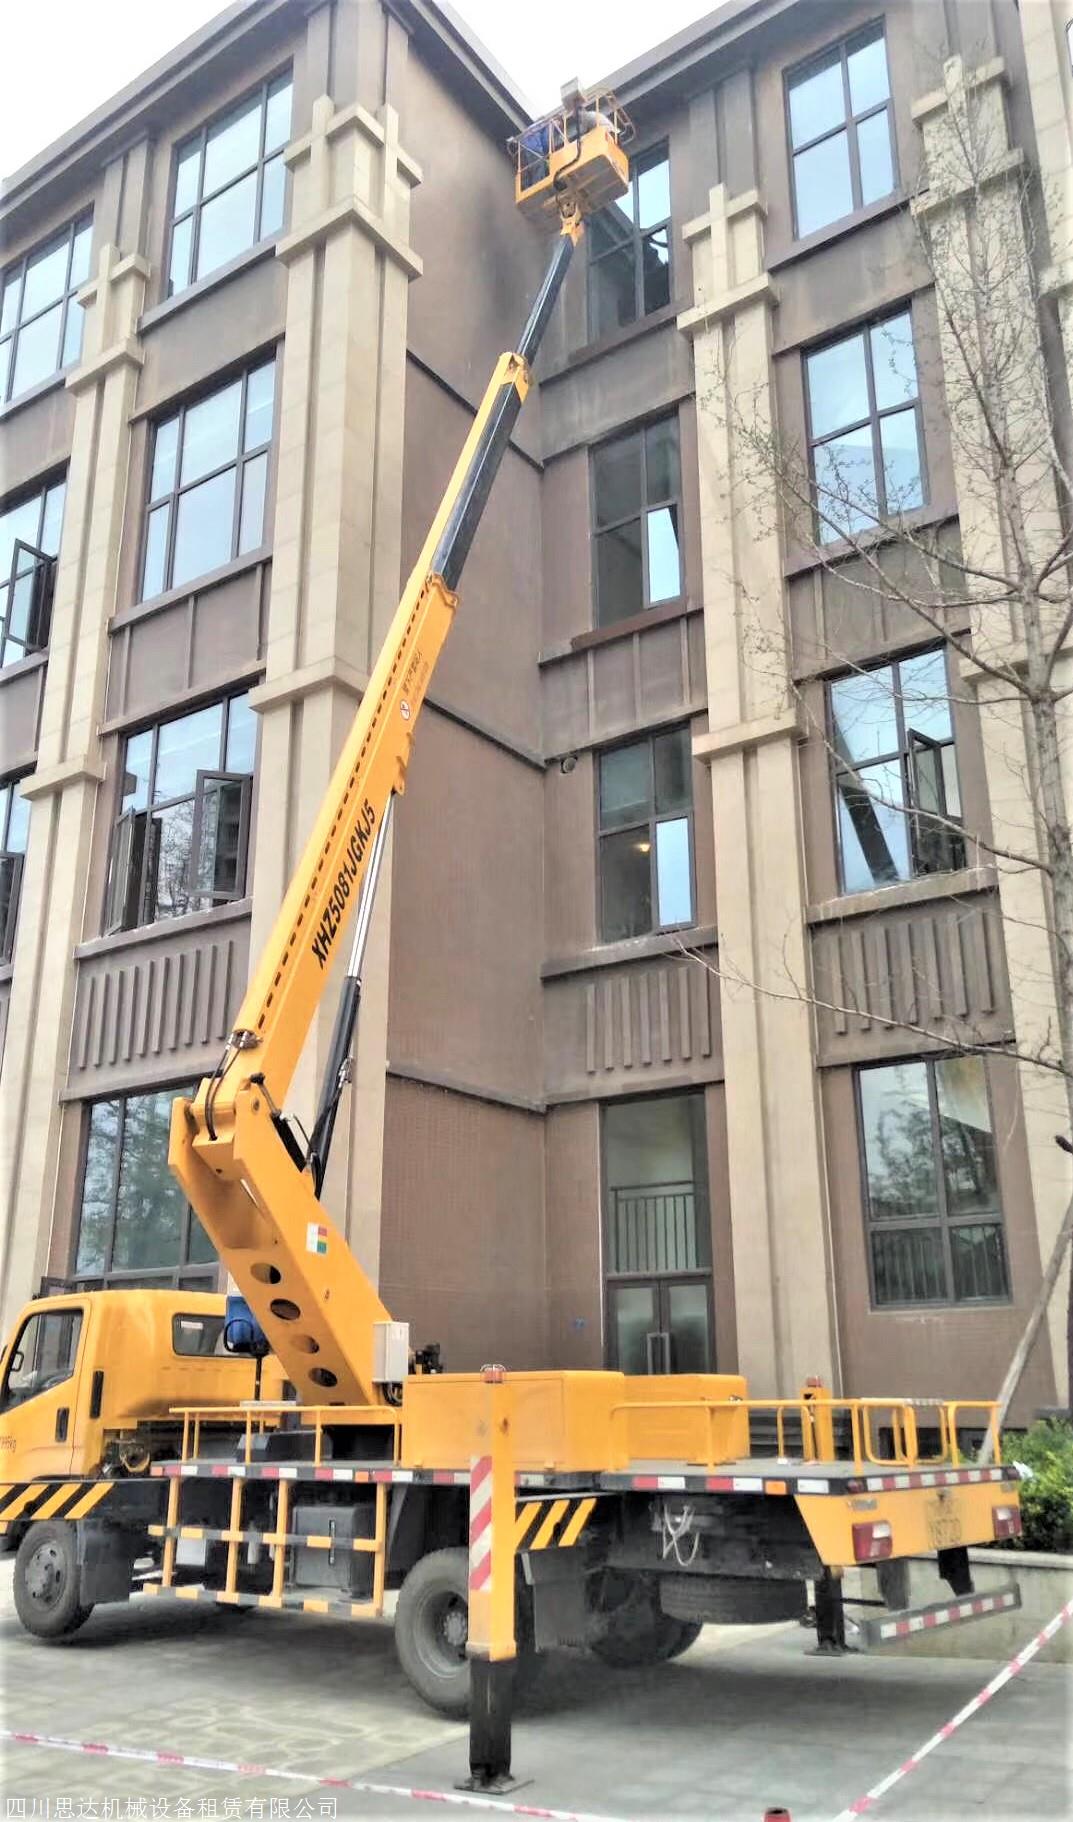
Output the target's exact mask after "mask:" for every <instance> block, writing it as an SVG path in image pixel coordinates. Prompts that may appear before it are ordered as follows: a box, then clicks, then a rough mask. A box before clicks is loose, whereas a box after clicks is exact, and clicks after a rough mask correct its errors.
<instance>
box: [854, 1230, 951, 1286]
mask: <svg viewBox="0 0 1073 1822" xmlns="http://www.w3.org/2000/svg"><path fill="white" fill-rule="evenodd" d="M872 1269H873V1272H874V1275H875V1287H876V1302H877V1303H942V1302H944V1301H945V1300H946V1296H947V1289H946V1268H945V1266H944V1264H943V1243H942V1237H941V1235H940V1233H939V1230H938V1228H935V1227H925V1228H921V1229H920V1231H919V1232H916V1233H914V1232H913V1231H912V1230H909V1231H906V1230H905V1229H902V1230H901V1231H900V1232H899V1231H898V1230H897V1229H896V1230H895V1232H894V1233H890V1234H884V1233H877V1232H875V1231H873V1233H872Z"/></svg>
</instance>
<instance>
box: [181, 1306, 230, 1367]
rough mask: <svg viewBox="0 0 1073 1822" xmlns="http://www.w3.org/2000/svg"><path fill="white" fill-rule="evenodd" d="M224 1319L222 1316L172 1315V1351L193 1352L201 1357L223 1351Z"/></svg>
mask: <svg viewBox="0 0 1073 1822" xmlns="http://www.w3.org/2000/svg"><path fill="white" fill-rule="evenodd" d="M224 1321H225V1318H224V1317H223V1316H192V1315H187V1314H183V1315H181V1316H173V1317H172V1319H171V1345H172V1348H173V1350H174V1352H175V1353H176V1354H194V1355H198V1356H200V1357H202V1358H204V1357H205V1356H207V1355H212V1354H222V1353H224V1352H225V1351H226V1350H225V1349H224V1346H223V1334H224Z"/></svg>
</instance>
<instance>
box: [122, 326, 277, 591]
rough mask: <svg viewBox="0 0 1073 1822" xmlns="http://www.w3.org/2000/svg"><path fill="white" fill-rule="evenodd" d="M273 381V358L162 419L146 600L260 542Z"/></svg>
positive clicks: (152, 485)
mask: <svg viewBox="0 0 1073 1822" xmlns="http://www.w3.org/2000/svg"><path fill="white" fill-rule="evenodd" d="M275 389H276V363H275V359H274V358H273V359H272V360H270V361H266V362H264V364H263V365H262V366H260V367H252V368H251V369H250V371H249V372H248V373H244V374H242V375H240V377H239V378H238V379H234V380H230V381H229V382H228V384H227V385H226V386H221V387H220V388H219V389H218V390H217V391H216V392H210V393H209V394H208V396H207V397H206V398H202V399H199V400H198V401H197V402H196V403H195V404H193V405H183V406H182V407H181V409H180V410H178V411H176V412H173V413H172V415H171V416H170V417H167V418H163V419H161V421H160V423H158V424H157V426H156V429H155V431H154V433H153V465H152V469H151V472H150V477H149V503H148V507H147V510H146V520H145V552H144V555H143V558H142V600H143V601H147V600H149V598H150V597H151V596H152V595H159V594H161V593H162V592H163V591H164V589H167V588H181V587H182V585H183V583H184V582H192V581H193V580H194V579H195V577H197V576H204V575H206V574H207V573H208V571H209V570H211V569H217V568H218V567H219V565H220V564H221V563H229V562H230V561H231V559H232V557H239V556H242V555H243V554H244V553H245V552H246V551H248V550H256V549H257V548H258V547H259V545H260V544H261V542H262V540H263V538H264V517H265V493H266V490H267V485H268V451H269V445H270V444H271V441H272V419H273V409H274V404H275Z"/></svg>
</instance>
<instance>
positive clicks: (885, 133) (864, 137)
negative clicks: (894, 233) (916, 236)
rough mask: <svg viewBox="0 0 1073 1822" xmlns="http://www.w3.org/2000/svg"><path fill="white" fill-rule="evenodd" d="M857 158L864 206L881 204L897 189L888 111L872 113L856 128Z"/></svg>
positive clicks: (882, 110)
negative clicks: (883, 197) (881, 198)
mask: <svg viewBox="0 0 1073 1822" xmlns="http://www.w3.org/2000/svg"><path fill="white" fill-rule="evenodd" d="M857 156H858V158H859V159H860V165H861V203H862V206H866V205H867V204H868V203H870V202H878V201H879V199H880V197H881V196H889V195H890V193H891V191H892V190H893V188H894V160H893V158H892V157H891V149H890V116H889V115H888V113H887V110H886V108H883V109H881V111H880V112H879V113H878V114H870V115H869V116H868V119H867V120H862V121H861V123H860V125H859V127H858V128H857Z"/></svg>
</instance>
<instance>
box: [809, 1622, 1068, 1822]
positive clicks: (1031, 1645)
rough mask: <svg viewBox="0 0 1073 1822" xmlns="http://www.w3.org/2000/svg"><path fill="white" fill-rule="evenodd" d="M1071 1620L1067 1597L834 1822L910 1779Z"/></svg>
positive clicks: (859, 1812) (845, 1821) (849, 1818)
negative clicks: (1037, 1629) (982, 1683)
mask: <svg viewBox="0 0 1073 1822" xmlns="http://www.w3.org/2000/svg"><path fill="white" fill-rule="evenodd" d="M1070 1619H1073V1600H1068V1601H1067V1602H1066V1604H1065V1606H1064V1607H1061V1608H1059V1610H1058V1612H1057V1613H1056V1614H1055V1616H1054V1618H1053V1620H1048V1621H1047V1624H1046V1625H1045V1626H1044V1628H1043V1630H1042V1632H1037V1634H1036V1636H1035V1638H1034V1639H1030V1640H1029V1642H1028V1644H1027V1645H1026V1646H1025V1647H1024V1649H1023V1650H1021V1651H1019V1652H1018V1653H1017V1656H1016V1657H1015V1658H1011V1659H1010V1661H1009V1663H1008V1664H1007V1665H1006V1666H1005V1668H1004V1669H1002V1670H1000V1671H999V1673H998V1675H997V1676H993V1677H992V1678H991V1681H990V1683H988V1684H987V1685H986V1686H985V1687H984V1688H983V1689H981V1691H980V1693H979V1695H974V1696H973V1698H972V1701H971V1702H966V1704H965V1706H964V1708H959V1709H958V1712H957V1714H956V1715H955V1716H954V1718H953V1720H950V1721H947V1723H946V1725H945V1727H940V1729H939V1731H938V1733H933V1734H932V1736H931V1739H930V1740H925V1742H924V1744H923V1746H918V1747H917V1750H916V1752H914V1753H911V1754H910V1756H909V1758H908V1759H906V1761H905V1763H904V1764H903V1765H899V1766H898V1769H897V1771H892V1772H890V1773H889V1775H888V1776H887V1777H885V1778H881V1779H880V1781H879V1783H878V1784H873V1786H872V1788H871V1790H868V1791H866V1792H865V1794H864V1796H863V1797H858V1798H857V1801H856V1802H855V1803H851V1804H850V1805H849V1807H848V1809H843V1810H840V1811H839V1814H838V1815H837V1816H836V1817H835V1822H853V1818H854V1816H863V1815H866V1814H867V1812H868V1811H869V1810H870V1809H872V1808H873V1807H874V1805H875V1804H877V1803H878V1802H879V1799H880V1797H885V1796H886V1794H887V1792H888V1790H891V1789H892V1788H893V1786H894V1785H895V1784H898V1783H900V1781H901V1779H902V1778H907V1777H908V1776H909V1773H910V1772H911V1771H915V1770H916V1768H917V1766H918V1765H919V1764H920V1763H921V1762H922V1760H924V1759H926V1758H927V1756H928V1754H929V1753H930V1752H934V1751H935V1748H936V1747H937V1746H941V1745H942V1743H943V1741H944V1740H948V1739H949V1738H950V1735H951V1734H952V1733H956V1732H957V1730H958V1728H959V1727H961V1726H962V1725H963V1724H964V1723H965V1722H966V1721H968V1720H971V1718H972V1716H973V1715H974V1714H978V1713H979V1711H980V1709H981V1708H983V1706H984V1704H985V1703H987V1702H989V1701H990V1700H991V1697H992V1696H993V1695H997V1694H998V1692H999V1690H1000V1689H1004V1688H1005V1687H1006V1684H1007V1683H1009V1682H1011V1681H1012V1680H1013V1678H1014V1677H1015V1676H1017V1675H1018V1674H1019V1673H1020V1672H1021V1671H1022V1670H1023V1669H1024V1667H1025V1665H1026V1664H1028V1663H1030V1662H1031V1660H1032V1659H1033V1658H1034V1657H1035V1655H1036V1653H1037V1651H1042V1649H1043V1647H1044V1645H1046V1644H1048V1643H1049V1641H1050V1640H1051V1639H1053V1637H1054V1635H1055V1633H1056V1632H1059V1631H1060V1630H1061V1628H1062V1627H1063V1626H1064V1625H1065V1623H1066V1621H1067V1620H1070Z"/></svg>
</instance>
